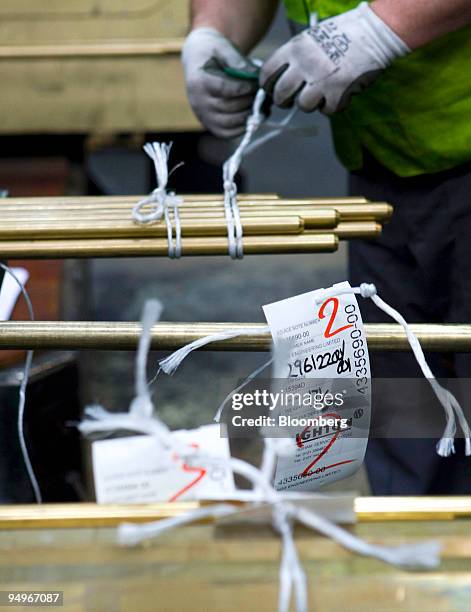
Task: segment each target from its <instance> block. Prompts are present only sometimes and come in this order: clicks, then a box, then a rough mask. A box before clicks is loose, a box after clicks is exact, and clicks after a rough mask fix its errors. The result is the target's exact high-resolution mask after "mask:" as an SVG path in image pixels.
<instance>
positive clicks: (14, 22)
mask: <svg viewBox="0 0 471 612" xmlns="http://www.w3.org/2000/svg"><path fill="white" fill-rule="evenodd" d="M188 8H189V4H188V2H186V0H133V2H129V1H126V0H67V2H63V1H62V0H2V2H1V3H0V43H1V44H14V45H21V44H27V45H36V44H53V43H69V42H74V43H81V42H85V41H96V42H98V41H102V42H105V41H117V40H120V39H125V40H126V39H127V40H129V39H147V40H156V39H158V38H163V39H167V38H181V37H183V36H184V35H185V32H186V30H187V28H188ZM52 26H53V27H52Z"/></svg>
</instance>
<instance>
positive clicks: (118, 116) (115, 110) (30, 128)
mask: <svg viewBox="0 0 471 612" xmlns="http://www.w3.org/2000/svg"><path fill="white" fill-rule="evenodd" d="M0 80H1V82H2V96H0V114H1V116H2V118H3V119H2V123H1V126H0V133H3V134H8V133H18V134H24V133H41V132H43V133H44V132H47V133H88V132H104V133H113V132H120V131H129V132H139V131H144V132H145V131H179V130H192V129H200V126H199V123H198V122H197V120H196V119H195V117H194V115H193V113H192V111H191V109H190V106H189V104H188V101H187V98H186V92H185V86H184V81H183V72H182V68H181V64H180V58H179V56H178V55H175V56H162V57H161V58H155V57H150V58H149V57H135V58H127V57H116V58H94V57H92V58H84V59H76V58H70V59H44V60H3V61H2V62H1V63H0ZM12 109H15V112H12Z"/></svg>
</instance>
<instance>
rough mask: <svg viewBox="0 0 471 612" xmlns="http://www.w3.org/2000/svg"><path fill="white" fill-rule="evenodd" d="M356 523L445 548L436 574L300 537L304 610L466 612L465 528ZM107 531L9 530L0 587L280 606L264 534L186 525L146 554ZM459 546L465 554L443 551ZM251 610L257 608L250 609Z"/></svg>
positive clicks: (208, 606)
mask: <svg viewBox="0 0 471 612" xmlns="http://www.w3.org/2000/svg"><path fill="white" fill-rule="evenodd" d="M378 527H379V525H378V524H375V523H371V524H362V525H359V526H357V527H355V528H354V530H355V531H356V532H357V533H358V534H359V535H362V536H363V537H366V538H368V539H369V540H370V541H375V542H381V543H384V544H390V545H392V544H398V543H404V542H405V541H408V542H412V541H419V540H423V539H427V538H429V537H430V534H431V533H433V534H434V537H435V538H436V539H439V540H441V541H442V542H443V543H444V544H445V552H444V560H443V562H442V565H441V567H440V568H439V569H438V570H436V571H430V572H404V571H400V570H397V569H395V568H392V567H390V566H387V565H385V564H384V563H382V562H379V561H377V560H374V559H368V558H363V557H360V556H358V555H354V554H352V553H349V552H347V551H345V550H343V549H342V548H341V547H340V546H339V545H337V544H335V543H334V542H332V541H330V540H327V539H326V538H323V537H320V536H318V535H316V534H314V533H312V532H309V531H306V530H299V531H298V532H297V534H296V544H297V548H298V551H299V554H300V557H301V560H302V563H303V565H304V568H305V571H306V574H307V576H308V589H309V602H310V607H309V609H313V610H314V609H319V610H320V609H323V610H329V611H330V610H337V609H345V610H348V612H373V611H374V612H392V611H394V612H396V611H400V612H417V611H419V610H420V611H421V612H445V611H446V612H465V611H467V612H469V610H470V601H471V598H470V588H471V555H470V541H471V535H470V530H469V520H465V519H460V520H454V521H449V522H446V523H440V524H438V523H436V522H412V523H409V522H407V521H400V522H394V523H390V524H388V527H387V530H386V529H384V525H383V531H382V533H381V535H380V534H379V533H378V529H377V528H378ZM115 537H116V534H115V530H113V529H78V530H33V531H31V530H30V531H12V532H8V533H4V534H2V536H1V538H0V551H1V553H3V554H1V555H0V588H1V589H3V590H5V589H9V590H12V589H23V590H44V589H48V590H54V589H58V590H63V591H64V610H67V611H72V610H74V611H77V610H84V611H85V610H91V609H97V610H117V611H123V612H124V611H126V612H127V611H128V610H139V611H140V612H141V611H144V612H145V611H147V610H149V612H150V611H151V610H152V611H155V610H156V609H158V610H165V611H166V612H174V611H175V612H177V611H178V612H180V611H181V610H187V609H190V608H191V609H193V610H195V611H200V610H201V611H202V610H205V611H213V610H214V611H218V612H219V611H221V610H224V612H226V611H230V612H232V611H234V612H240V611H241V610H255V609H256V610H257V611H258V610H261V611H262V612H265V611H266V612H268V611H270V612H272V611H273V610H276V607H277V594H278V587H279V584H278V572H279V560H280V552H281V547H280V541H279V537H278V536H277V535H276V534H275V533H274V532H273V531H272V530H270V529H268V528H266V529H260V527H254V528H245V529H242V530H241V529H237V528H235V527H234V528H227V527H225V528H224V529H220V528H218V529H215V528H214V527H212V526H209V525H203V526H190V527H185V528H181V529H178V530H175V531H172V532H170V533H167V534H164V535H162V537H161V538H159V539H158V540H156V541H154V542H153V543H150V544H148V545H146V546H141V547H137V548H131V549H128V548H120V547H117V546H116V543H115ZM458 540H461V541H462V542H463V543H464V542H466V548H463V546H461V547H460V548H458V549H456V548H453V546H452V547H451V548H450V547H449V546H448V544H447V542H448V543H449V542H450V541H452V542H454V543H455V544H454V546H456V543H457V542H458ZM254 602H256V604H255V603H254Z"/></svg>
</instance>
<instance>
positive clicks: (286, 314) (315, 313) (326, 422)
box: [263, 282, 371, 491]
mask: <svg viewBox="0 0 471 612" xmlns="http://www.w3.org/2000/svg"><path fill="white" fill-rule="evenodd" d="M345 287H350V284H349V283H347V282H344V283H339V284H338V285H334V288H338V289H343V288H345ZM324 294H325V290H324V289H319V290H317V291H311V292H309V293H304V294H303V295H298V296H295V297H292V298H289V299H287V300H282V301H280V302H275V303H274V304H268V305H267V306H264V307H263V310H264V312H265V317H266V319H267V322H268V325H269V327H270V331H271V334H272V337H273V342H274V344H275V347H277V346H278V347H279V346H280V345H281V346H284V347H285V348H286V358H283V362H282V363H281V364H279V365H278V371H275V372H274V375H273V376H274V379H275V380H276V383H277V384H278V385H280V388H277V391H278V392H283V393H288V392H291V393H293V392H295V393H299V394H302V397H305V396H306V397H309V396H310V397H311V398H314V399H316V398H317V399H318V400H319V401H318V402H317V403H315V402H312V403H311V405H303V404H301V405H299V403H298V405H296V406H291V407H289V408H287V407H286V404H285V407H284V408H282V409H278V412H277V414H276V418H277V419H278V422H279V425H280V426H283V425H285V426H287V427H290V429H289V430H287V431H288V434H287V435H292V436H293V442H294V444H295V448H296V451H295V453H294V455H293V456H291V457H280V458H279V459H278V462H277V467H276V475H275V488H276V489H278V490H302V491H314V490H317V489H318V488H319V487H321V486H323V485H326V484H330V483H332V482H335V481H336V480H340V479H343V478H346V477H348V476H351V475H352V474H353V473H354V472H356V470H358V468H359V467H360V465H361V463H362V461H363V458H364V455H365V451H366V445H367V442H368V432H369V424H370V413H371V381H370V362H369V356H368V348H367V344H366V337H365V333H364V328H363V323H362V319H361V315H360V310H359V308H358V303H357V300H356V298H355V295H354V294H353V293H348V294H346V295H345V294H344V295H339V296H335V297H330V298H327V299H325V300H323V301H321V302H320V303H318V302H317V300H318V299H319V298H321V297H322V295H324ZM306 404H307V402H306ZM313 404H315V406H314V405H313ZM280 417H281V420H280ZM298 423H299V425H298Z"/></svg>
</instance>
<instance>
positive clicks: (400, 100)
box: [285, 0, 471, 176]
mask: <svg viewBox="0 0 471 612" xmlns="http://www.w3.org/2000/svg"><path fill="white" fill-rule="evenodd" d="M444 1H445V2H446V0H444ZM285 4H286V9H287V13H288V17H289V18H290V19H292V20H294V21H297V22H299V23H307V17H306V13H307V12H308V10H307V9H309V10H312V11H316V12H317V14H318V16H319V18H320V19H324V18H326V17H332V16H333V15H337V14H339V13H343V12H345V11H347V10H350V9H352V8H355V7H356V6H357V5H358V4H360V0H307V1H305V0H285ZM331 123H332V131H333V136H334V143H335V148H336V151H337V155H338V157H339V158H340V160H341V161H342V163H343V164H344V165H345V166H346V167H347V168H348V169H349V170H358V169H360V168H361V167H362V165H363V155H362V150H367V151H369V152H370V153H371V154H372V155H373V156H374V157H375V158H376V159H377V160H378V161H379V162H380V163H381V164H383V165H384V166H386V167H387V168H389V169H390V170H392V171H393V172H395V173H396V174H397V175H399V176H414V175H417V174H424V173H431V172H439V171H441V170H447V169H449V168H453V167H455V166H458V165H459V164H463V163H465V162H469V161H471V28H470V27H467V28H463V29H461V30H459V31H457V32H454V33H451V34H448V35H447V36H444V37H442V38H440V39H437V40H435V41H433V42H431V43H429V44H428V45H426V46H425V47H422V48H421V49H418V50H416V51H414V52H413V53H411V54H409V55H408V56H406V57H403V58H400V59H398V60H396V61H395V62H393V64H392V65H391V66H389V67H388V69H387V70H385V72H384V73H383V74H382V75H381V77H380V78H379V79H378V80H377V81H375V82H374V83H373V84H372V85H370V86H369V87H368V88H366V90H365V91H364V92H362V93H361V94H359V95H357V96H354V97H353V98H352V101H351V103H350V104H349V106H348V108H347V109H345V110H344V111H342V112H340V113H337V114H336V115H334V116H333V117H331Z"/></svg>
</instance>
